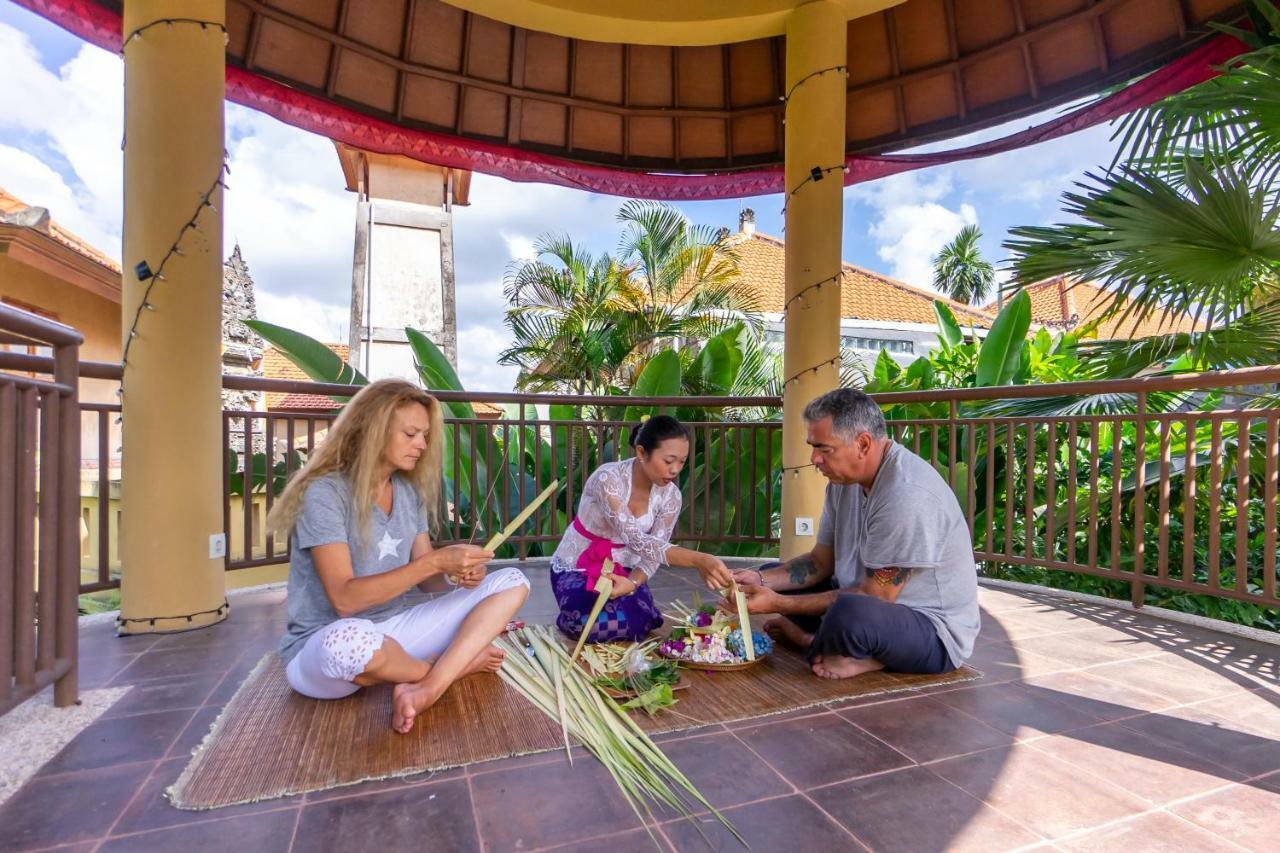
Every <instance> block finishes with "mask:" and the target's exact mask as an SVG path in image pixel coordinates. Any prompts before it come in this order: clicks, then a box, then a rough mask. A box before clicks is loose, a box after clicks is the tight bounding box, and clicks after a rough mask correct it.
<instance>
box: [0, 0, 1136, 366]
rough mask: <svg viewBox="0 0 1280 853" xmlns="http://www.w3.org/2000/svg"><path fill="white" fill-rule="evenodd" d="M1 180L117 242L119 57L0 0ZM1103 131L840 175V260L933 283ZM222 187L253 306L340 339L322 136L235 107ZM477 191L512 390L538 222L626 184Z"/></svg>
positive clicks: (486, 345)
mask: <svg viewBox="0 0 1280 853" xmlns="http://www.w3.org/2000/svg"><path fill="white" fill-rule="evenodd" d="M0 56H5V57H6V64H7V65H8V66H9V68H8V69H7V71H6V85H5V86H4V87H0V187H4V188H5V189H7V190H9V191H10V192H12V193H13V194H15V195H17V196H18V197H19V198H22V199H23V200H24V201H26V202H27V203H28V204H37V205H41V206H45V207H48V208H50V210H51V212H52V215H53V217H54V219H56V220H57V221H59V222H60V223H62V224H63V225H65V226H66V227H68V228H70V229H71V230H73V231H75V232H76V233H78V234H80V235H81V236H82V237H84V238H86V239H87V240H89V241H90V242H91V243H93V244H94V245H96V246H98V248H100V249H102V250H103V251H104V252H106V253H108V254H110V255H112V256H114V257H118V256H119V253H120V246H119V243H120V207H121V195H120V192H121V155H120V135H121V100H122V95H121V93H122V91H123V90H122V84H121V79H122V69H121V63H120V60H119V59H118V58H117V57H115V56H114V55H113V54H110V53H107V52H105V51H102V50H99V49H98V48H95V47H93V46H92V45H89V44H87V43H84V42H82V41H80V40H79V39H77V38H76V37H74V36H72V35H70V34H68V33H67V32H65V31H64V30H62V29H60V28H58V27H56V26H54V25H53V24H50V23H48V22H47V21H45V20H44V19H42V18H40V17H39V16H37V15H34V14H32V13H30V12H27V11H26V10H24V9H21V8H19V7H18V6H16V5H14V4H12V3H9V2H5V0H0ZM1052 115H1053V114H1052V113H1049V114H1041V115H1039V116H1032V117H1030V118H1027V119H1024V120H1021V121H1019V122H1016V123H1010V124H1007V125H1002V126H1000V127H997V128H991V129H988V130H985V131H982V132H980V133H975V134H971V135H969V136H967V137H963V138H960V139H953V140H949V141H947V142H945V143H941V144H938V145H934V146H930V147H931V148H935V149H945V148H953V147H959V146H962V145H967V144H971V143H973V142H977V141H981V140H985V139H992V138H995V137H998V136H1003V135H1005V134H1008V133H1012V132H1015V131H1017V130H1020V129H1022V128H1023V127H1026V126H1029V125H1032V124H1037V123H1040V122H1043V121H1045V120H1047V119H1048V118H1051V117H1052ZM1110 135H1111V129H1110V128H1108V127H1097V128H1092V129H1090V130H1086V131H1082V132H1080V133H1077V134H1074V135H1073V136H1070V137H1066V138H1064V139H1059V140H1055V141H1052V142H1048V143H1042V144H1040V145H1037V146H1034V147H1030V148H1024V149H1021V150H1018V151H1013V152H1009V153H1007V154H1001V155H997V156H994V157H990V158H987V159H985V160H980V161H972V162H968V163H962V164H958V165H954V166H940V167H935V168H932V169H926V170H921V171H918V172H913V173H908V174H905V175H898V176H894V177H892V178H887V179H884V180H881V181H877V182H874V183H870V184H863V185H860V186H856V187H850V188H847V189H846V190H845V218H844V240H843V250H844V257H845V260H847V261H849V262H851V263H855V264H858V265H860V266H864V267H867V268H869V269H873V270H876V271H878V272H882V273H885V274H888V275H893V276H895V277H898V278H901V279H903V280H905V281H907V282H909V283H911V284H915V285H917V286H922V287H926V286H928V284H929V280H928V279H929V269H930V264H929V259H930V257H931V256H932V255H933V254H934V253H935V252H936V251H937V250H938V248H940V247H941V246H942V244H943V243H945V242H946V241H947V240H948V239H950V238H951V237H952V236H954V234H955V232H956V231H958V230H959V229H960V227H962V226H963V225H965V224H969V223H977V224H978V225H979V227H981V229H982V231H983V234H984V236H983V240H982V244H981V246H982V249H983V252H984V254H985V255H986V257H987V258H988V259H989V260H992V261H995V262H999V261H1001V260H1003V258H1004V251H1003V249H1001V247H1000V243H1001V242H1002V240H1003V239H1004V238H1005V234H1006V232H1007V230H1008V229H1009V227H1011V226H1014V225H1024V224H1042V223H1048V222H1052V221H1057V220H1058V219H1060V216H1061V215H1060V214H1059V212H1058V199H1059V196H1060V194H1061V193H1062V191H1063V190H1066V189H1068V188H1069V187H1070V185H1071V183H1072V182H1073V181H1076V180H1080V179H1081V178H1082V177H1083V175H1084V173H1085V171H1086V170H1090V169H1093V168H1096V167H1097V166H1099V165H1102V164H1106V163H1108V162H1110V160H1111V157H1112V155H1113V152H1114V149H1115V144H1114V143H1113V142H1112V141H1111V140H1110ZM227 137H228V139H227V147H228V150H229V151H230V153H231V164H230V165H231V170H232V173H231V176H230V178H229V181H228V182H229V184H230V185H231V188H232V189H231V191H230V192H229V193H228V195H227V202H226V248H227V251H228V253H229V252H230V250H231V246H232V244H233V243H234V242H236V241H238V242H239V243H240V245H241V247H242V251H243V253H244V256H245V259H246V261H247V262H248V264H249V269H250V272H251V273H252V274H253V276H254V279H255V282H256V285H257V294H258V307H259V314H260V315H261V316H262V317H263V319H266V320H270V321H272V322H278V323H282V324H284V325H292V326H294V327H295V328H299V329H300V330H302V331H305V332H307V333H309V334H312V335H314V336H316V337H319V338H322V339H325V340H345V337H346V323H347V319H348V309H347V307H346V302H347V300H348V298H349V292H350V276H351V252H352V235H353V229H354V217H355V200H354V197H353V196H352V195H351V194H350V193H347V192H346V191H345V190H344V189H343V181H342V175H341V171H340V170H339V167H338V160H337V156H336V154H335V153H334V149H333V146H332V144H331V143H330V142H329V141H328V140H326V139H323V138H321V137H317V136H314V135H312V134H308V133H305V132H303V131H300V130H297V129H295V128H292V127H289V126H287V125H284V124H281V123H280V122H277V121H275V120H274V119H271V118H269V117H267V116H264V115H261V114H259V113H254V112H252V111H250V110H247V109H244V108H242V107H239V106H236V105H234V104H228V105H227ZM471 200H472V204H471V206H470V207H468V208H459V209H458V212H457V215H456V217H455V232H454V233H455V240H456V244H455V251H456V259H455V260H456V264H455V266H456V273H457V285H456V286H457V305H458V329H459V338H460V340H459V343H460V346H459V353H460V354H459V359H460V364H459V373H460V374H461V377H462V379H463V382H464V384H466V386H467V387H468V388H472V389H474V390H508V389H509V388H510V386H511V380H512V378H513V371H511V370H509V369H507V368H501V367H498V366H497V365H496V363H495V360H496V356H497V354H498V352H500V351H501V350H502V348H503V347H504V346H505V345H506V343H507V340H508V335H507V331H506V329H505V327H504V326H503V325H502V322H501V317H502V310H503V308H504V307H505V303H504V301H503V299H502V288H501V282H502V277H503V274H504V272H505V271H506V270H507V268H508V267H509V266H510V264H511V263H512V262H513V260H515V259H518V258H520V257H523V256H525V255H527V254H528V252H529V250H530V247H531V246H532V245H533V242H534V240H536V239H537V237H538V236H539V235H541V234H543V233H546V232H549V231H550V232H555V233H567V234H570V235H571V236H573V238H574V239H575V241H580V242H582V243H583V244H584V245H586V246H587V247H588V248H589V249H590V250H591V251H593V252H602V251H609V250H612V249H613V248H614V247H615V245H616V243H617V239H618V227H617V225H616V223H615V221H614V214H615V213H616V211H617V208H618V206H619V205H620V204H621V203H622V201H623V200H622V199H617V198H613V197H609V196H600V195H593V194H590V193H585V192H582V191H580V190H570V189H565V188H560V187H549V186H542V185H530V184H514V183H511V182H508V181H504V180H501V179H497V178H491V177H488V176H484V175H477V176H476V178H475V180H474V182H473V184H472V191H471ZM678 207H679V208H680V209H681V210H683V211H684V212H685V213H686V214H687V215H688V216H689V217H690V218H691V219H692V220H693V221H695V222H698V223H705V224H708V225H711V226H713V227H721V226H725V227H729V228H730V229H733V230H736V228H737V223H738V212H739V210H740V209H741V208H742V207H750V208H752V209H753V210H754V211H755V212H756V222H757V228H758V229H759V230H760V231H762V232H764V233H768V234H773V235H776V236H781V235H782V216H781V209H782V199H781V197H780V196H777V195H775V196H763V197H756V198H747V199H729V200H724V201H707V202H693V203H683V204H680V205H678Z"/></svg>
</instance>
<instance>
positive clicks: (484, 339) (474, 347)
mask: <svg viewBox="0 0 1280 853" xmlns="http://www.w3.org/2000/svg"><path fill="white" fill-rule="evenodd" d="M510 345H511V336H510V335H509V334H507V333H506V328H505V327H503V328H501V329H496V328H494V327H493V326H492V325H484V326H467V327H465V328H459V329H458V379H459V380H461V382H462V387H463V388H466V389H467V390H468V391H510V390H511V389H512V388H513V387H514V386H515V381H516V374H517V373H519V369H518V368H515V367H506V366H504V365H500V364H498V354H499V353H501V352H502V351H503V350H504V349H506V348H507V347H508V346H510Z"/></svg>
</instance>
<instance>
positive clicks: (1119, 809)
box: [929, 744, 1148, 840]
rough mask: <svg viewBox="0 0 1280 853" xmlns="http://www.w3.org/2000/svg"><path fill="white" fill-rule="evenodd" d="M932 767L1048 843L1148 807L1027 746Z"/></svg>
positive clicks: (1102, 782)
mask: <svg viewBox="0 0 1280 853" xmlns="http://www.w3.org/2000/svg"><path fill="white" fill-rule="evenodd" d="M929 769H930V770H932V771H933V772H934V773H937V774H938V775H939V776H941V777H943V778H944V779H947V780H948V781H950V782H953V783H955V784H956V785H959V786H960V787H961V788H963V789H964V790H965V791H967V792H968V793H969V794H970V795H971V796H973V797H976V798H978V799H980V800H982V801H984V802H986V803H988V804H990V805H991V806H994V807H995V808H996V809H998V810H1000V811H1001V812H1003V813H1004V814H1006V815H1008V816H1009V817H1011V818H1013V819H1014V820H1016V821H1018V822H1019V823H1021V824H1022V825H1023V826H1026V827H1028V828H1029V829H1031V830H1033V831H1035V832H1038V833H1039V834H1040V835H1042V836H1044V837H1045V838H1048V839H1050V840H1052V839H1055V838H1060V837H1062V836H1063V835H1068V834H1070V833H1073V832H1079V831H1081V830H1084V829H1089V828H1091V827H1095V826H1099V825H1101V824H1104V823H1108V822H1110V821H1113V820H1118V819H1120V818H1123V817H1127V816H1129V815H1134V814H1138V813H1139V812H1142V811H1145V810H1146V809H1147V808H1148V806H1147V804H1146V803H1144V802H1143V801H1142V800H1139V799H1138V798H1136V797H1133V796H1131V795H1130V794H1128V793H1126V792H1125V791H1123V790H1121V789H1120V788H1117V787H1115V786H1114V785H1111V784H1109V783H1107V782H1105V781H1103V780H1101V779H1095V778H1092V777H1089V776H1086V775H1085V774H1082V773H1079V772H1076V771H1075V770H1074V768H1072V767H1071V765H1069V764H1065V763H1063V762H1060V761H1058V760H1057V759H1055V758H1051V757H1050V756H1048V755H1047V754H1046V753H1043V752H1040V751H1039V750H1036V749H1033V748H1032V747H1031V746H1030V745H1028V744H1019V745H1017V746H1014V747H1012V748H1010V749H991V750H987V751H986V752H979V753H977V754H976V755H969V756H965V757H963V758H952V759H949V760H947V761H941V762H938V763H937V764H931V765H929Z"/></svg>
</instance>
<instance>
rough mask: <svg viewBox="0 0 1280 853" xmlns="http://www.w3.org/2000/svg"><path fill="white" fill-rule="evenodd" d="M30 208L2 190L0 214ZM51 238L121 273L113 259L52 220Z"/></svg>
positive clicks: (0, 194)
mask: <svg viewBox="0 0 1280 853" xmlns="http://www.w3.org/2000/svg"><path fill="white" fill-rule="evenodd" d="M28 207H30V205H28V204H26V203H25V202H23V201H22V200H21V199H19V198H18V197H17V196H15V195H13V194H12V193H10V192H8V191H7V190H5V189H3V188H0V214H3V213H13V212H15V211H18V210H24V209H26V208H28ZM49 236H50V237H52V238H53V239H55V240H57V241H58V242H59V243H61V244H62V245H64V246H66V247H67V248H69V249H71V250H72V251H74V252H76V253H78V254H80V255H83V256H84V257H86V258H88V259H89V260H91V261H93V262H94V263H96V264H101V265H102V266H104V267H106V268H107V269H109V270H111V271H112V272H114V273H116V274H117V275H118V274H119V273H120V265H119V264H118V263H116V262H115V261H114V260H113V259H111V258H110V257H108V256H107V255H105V254H103V253H102V252H100V251H99V250H97V249H95V248H94V247H93V246H90V245H89V244H88V243H86V242H85V241H84V240H82V239H81V238H80V237H77V236H76V235H75V234H73V233H71V232H70V231H68V230H67V229H65V228H63V227H62V226H61V225H59V224H58V223H57V222H55V221H54V220H52V219H50V220H49Z"/></svg>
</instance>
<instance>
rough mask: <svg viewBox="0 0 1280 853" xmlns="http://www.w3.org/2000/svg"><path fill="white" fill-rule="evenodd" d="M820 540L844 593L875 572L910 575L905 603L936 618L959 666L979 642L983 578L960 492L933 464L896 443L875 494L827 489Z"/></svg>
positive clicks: (853, 487)
mask: <svg viewBox="0 0 1280 853" xmlns="http://www.w3.org/2000/svg"><path fill="white" fill-rule="evenodd" d="M818 542H819V544H822V545H830V546H832V549H833V550H834V551H835V575H836V581H837V583H838V584H839V585H840V588H841V589H851V588H854V587H857V586H858V585H859V584H861V583H862V582H863V580H865V579H866V577H867V573H868V572H870V571H873V570H875V569H887V568H898V569H911V575H910V576H909V577H908V578H907V582H906V584H904V585H903V587H902V591H901V592H900V593H899V594H898V603H899V604H905V605H906V606H907V607H910V608H912V609H913V610H918V611H920V612H921V613H923V614H924V615H925V616H927V617H928V618H929V621H931V622H932V623H933V625H934V627H935V628H936V629H937V631H938V636H939V637H940V638H941V639H942V643H943V645H944V646H946V649H947V654H948V655H949V656H950V657H951V661H952V663H954V664H955V665H956V666H959V665H960V664H962V663H963V662H964V661H965V660H966V659H967V658H968V657H969V655H970V654H972V653H973V642H974V640H975V639H976V638H977V636H978V628H979V624H980V623H979V617H978V572H977V567H976V566H975V564H974V562H973V540H972V539H971V538H970V536H969V526H968V523H967V522H966V521H965V517H964V513H963V512H962V511H961V509H960V503H959V501H957V500H956V496H955V493H954V492H952V491H951V488H950V487H949V486H948V485H947V483H946V481H945V480H944V479H942V476H941V475H940V474H939V473H938V472H937V471H936V470H934V468H933V466H932V465H930V464H929V463H928V462H926V461H925V460H923V459H921V458H920V457H919V456H917V455H916V454H914V453H912V452H911V451H910V450H907V449H906V448H905V447H903V446H902V445H900V444H898V443H897V442H893V443H891V444H890V445H889V449H888V450H887V451H886V452H885V457H884V461H883V462H882V463H881V465H880V471H879V473H877V474H876V480H875V482H874V483H873V484H872V486H871V491H870V493H864V492H863V490H862V486H860V485H858V484H856V483H854V484H851V485H839V484H836V483H828V484H827V495H826V502H825V504H824V505H823V508H822V521H821V523H820V524H819V525H818Z"/></svg>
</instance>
